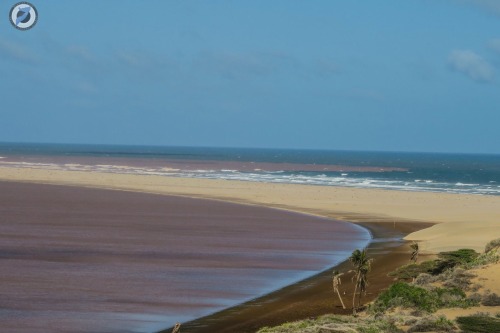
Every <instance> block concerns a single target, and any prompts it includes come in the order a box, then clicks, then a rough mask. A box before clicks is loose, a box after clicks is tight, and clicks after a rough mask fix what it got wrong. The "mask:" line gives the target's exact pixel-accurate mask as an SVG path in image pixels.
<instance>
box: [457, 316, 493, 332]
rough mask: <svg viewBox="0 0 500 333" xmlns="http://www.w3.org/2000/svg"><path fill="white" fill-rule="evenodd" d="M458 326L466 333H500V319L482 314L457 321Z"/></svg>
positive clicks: (459, 318) (460, 318)
mask: <svg viewBox="0 0 500 333" xmlns="http://www.w3.org/2000/svg"><path fill="white" fill-rule="evenodd" d="M456 322H457V323H458V326H459V327H460V329H461V330H462V331H464V332H470V333H492V332H500V319H499V318H495V317H490V316H485V315H481V314H476V315H473V316H467V317H458V318H457V319H456Z"/></svg>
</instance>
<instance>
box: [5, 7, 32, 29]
mask: <svg viewBox="0 0 500 333" xmlns="http://www.w3.org/2000/svg"><path fill="white" fill-rule="evenodd" d="M9 19H10V23H12V25H13V26H14V28H16V29H19V30H28V29H31V28H33V27H34V26H35V24H36V21H37V20H38V12H37V11H36V8H35V6H33V5H32V4H30V3H29V2H18V3H16V4H15V5H14V6H12V9H11V10H10V14H9Z"/></svg>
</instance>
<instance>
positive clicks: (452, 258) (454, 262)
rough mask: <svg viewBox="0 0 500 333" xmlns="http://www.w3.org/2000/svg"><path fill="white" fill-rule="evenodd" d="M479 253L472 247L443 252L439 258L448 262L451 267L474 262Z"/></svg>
mask: <svg viewBox="0 0 500 333" xmlns="http://www.w3.org/2000/svg"><path fill="white" fill-rule="evenodd" d="M478 256H479V253H477V252H476V251H474V250H472V249H460V250H456V251H450V252H441V253H440V254H439V258H440V259H441V260H442V261H443V262H444V263H446V265H448V266H449V267H455V266H458V265H465V264H468V263H471V262H473V261H474V260H475V259H476V258H477V257H478Z"/></svg>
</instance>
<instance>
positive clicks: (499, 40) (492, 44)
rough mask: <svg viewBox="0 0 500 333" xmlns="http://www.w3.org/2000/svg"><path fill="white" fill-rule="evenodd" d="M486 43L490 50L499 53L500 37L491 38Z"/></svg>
mask: <svg viewBox="0 0 500 333" xmlns="http://www.w3.org/2000/svg"><path fill="white" fill-rule="evenodd" d="M488 44H489V47H490V48H491V49H492V50H494V51H495V52H497V53H498V54H500V38H496V39H492V40H490V42H489V43H488Z"/></svg>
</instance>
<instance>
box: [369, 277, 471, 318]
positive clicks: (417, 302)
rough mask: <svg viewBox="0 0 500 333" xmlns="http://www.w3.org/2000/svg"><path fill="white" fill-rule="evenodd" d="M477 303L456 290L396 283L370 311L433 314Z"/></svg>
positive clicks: (381, 295)
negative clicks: (405, 309) (402, 311)
mask: <svg viewBox="0 0 500 333" xmlns="http://www.w3.org/2000/svg"><path fill="white" fill-rule="evenodd" d="M476 303H477V302H476V301H474V300H471V299H468V298H466V295H465V293H464V292H463V291H462V290H461V289H458V288H434V289H430V290H428V289H424V288H422V287H419V286H415V285H412V284H408V283H404V282H396V283H395V284H393V285H392V286H391V287H389V289H388V290H386V291H384V292H383V293H382V294H380V296H379V297H378V298H377V300H376V301H375V302H374V303H373V305H372V306H371V308H370V310H371V311H372V312H375V313H383V312H385V311H387V310H388V309H392V308H396V307H402V308H413V309H418V310H421V311H425V312H429V313H430V312H435V311H436V310H437V309H440V308H446V307H469V306H472V305H475V304H476Z"/></svg>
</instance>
